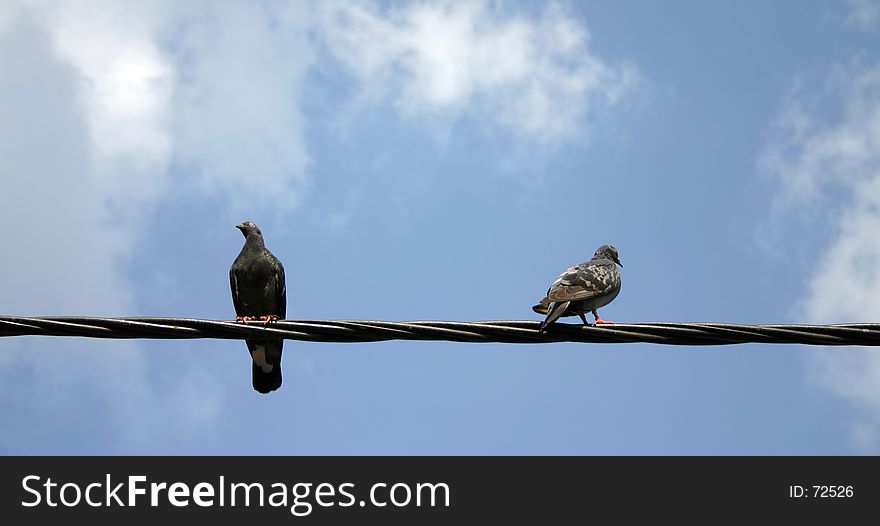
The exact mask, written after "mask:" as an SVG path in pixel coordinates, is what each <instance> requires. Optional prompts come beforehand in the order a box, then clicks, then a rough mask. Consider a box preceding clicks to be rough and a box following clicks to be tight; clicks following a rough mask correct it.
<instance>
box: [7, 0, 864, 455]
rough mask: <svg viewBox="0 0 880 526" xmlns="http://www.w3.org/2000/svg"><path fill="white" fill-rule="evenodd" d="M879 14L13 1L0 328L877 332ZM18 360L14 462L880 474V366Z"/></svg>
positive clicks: (723, 358)
mask: <svg viewBox="0 0 880 526" xmlns="http://www.w3.org/2000/svg"><path fill="white" fill-rule="evenodd" d="M878 29H880V3H877V2H871V1H868V0H852V1H838V2H831V1H829V2H796V1H779V2H773V3H770V4H768V3H766V2H705V1H703V2H662V3H658V2H642V1H632V2H613V3H611V2H570V3H569V2H559V3H548V4H537V3H531V2H521V3H520V2H462V3H458V2H419V3H408V2H399V3H398V2H393V3H390V4H385V3H370V2H363V3H359V2H321V3H318V4H314V3H300V2H265V3H254V2H248V3H245V2H241V3H235V2H228V3H219V2H187V3H183V4H182V5H179V4H178V3H174V2H131V3H126V4H125V5H124V6H123V5H119V4H117V3H112V2H106V3H105V2H38V1H34V2H18V1H13V2H4V3H3V5H2V7H0V71H2V72H3V73H2V75H0V178H2V181H3V185H2V188H3V191H2V192H0V219H2V221H3V224H5V225H6V226H7V228H6V229H5V232H4V233H5V245H4V249H3V251H2V258H0V290H2V291H3V294H2V295H0V312H2V313H4V314H9V315H62V314H80V315H102V316H142V315H143V316H152V315H156V316H186V317H204V318H210V319H230V318H231V317H232V316H233V314H234V313H233V309H232V303H231V299H230V295H229V289H228V278H227V272H228V269H229V265H230V264H231V262H232V260H233V259H234V258H235V256H236V255H237V253H238V251H239V249H240V247H241V244H242V241H243V239H242V237H241V235H240V233H239V232H238V231H237V230H236V229H235V228H234V225H235V224H237V223H239V222H241V221H243V220H253V221H254V222H256V223H257V224H259V225H260V226H261V227H262V229H263V232H264V234H265V236H266V240H267V245H268V247H269V248H270V249H271V250H272V251H273V252H274V253H275V254H276V256H278V257H279V258H280V259H281V260H282V261H283V262H284V265H285V268H286V270H287V287H288V302H289V305H288V317H289V318H296V319H334V318H335V319H384V320H418V319H442V320H462V321H470V320H491V319H539V318H538V317H537V316H536V315H535V314H534V313H532V311H531V309H530V306H531V305H532V304H533V303H534V302H535V301H536V300H538V299H540V298H541V296H542V294H543V292H544V291H545V290H546V288H547V286H548V285H549V283H550V282H551V281H552V280H553V279H554V278H555V277H556V276H557V275H558V274H559V272H560V271H562V270H563V269H564V268H565V267H567V266H568V265H570V264H574V263H577V262H580V261H583V260H586V259H588V258H589V257H590V255H592V253H593V251H594V250H595V248H596V247H597V246H598V245H600V244H603V243H613V244H614V245H616V246H617V248H618V249H619V250H620V255H621V259H622V261H623V262H624V264H625V265H626V266H625V268H624V269H623V283H624V284H623V289H622V292H621V294H620V296H619V297H618V298H617V299H616V300H615V302H614V303H613V304H611V305H609V306H608V307H605V308H604V309H603V310H602V314H603V317H606V318H608V319H611V320H614V321H618V322H641V321H681V322H686V321H719V322H734V323H780V322H809V323H834V322H846V321H852V322H856V321H861V322H868V321H875V320H878V319H880V299H878V298H880V273H878V272H877V270H876V269H878V268H880V241H878V239H880V236H878V235H877V233H878V232H880V211H878V210H880V208H878V206H877V205H878V203H880V39H878ZM249 361H250V358H249V356H248V355H247V352H246V350H245V347H244V344H243V342H237V341H148V340H138V341H99V340H87V339H62V338H38V337H22V338H4V339H0V422H2V425H0V452H2V453H5V454H104V453H108V454H344V455H348V454H466V455H467V454H541V455H545V454H549V455H553V454H864V453H868V454H876V453H877V452H878V451H880V354H877V352H876V351H873V350H871V349H858V348H838V349H819V348H806V347H800V346H765V345H746V346H736V347H704V348H683V347H665V346H656V345H604V346H603V345H572V344H553V345H529V346H525V345H523V346H516V345H503V344H454V343H444V342H417V343H413V342H387V343H376V344H340V345H334V344H310V343H300V342H293V341H289V342H287V343H286V345H285V355H284V385H283V387H282V388H281V390H279V391H277V392H275V393H273V394H271V395H269V396H263V395H259V394H258V393H256V392H254V391H253V390H252V389H251V385H250V364H249Z"/></svg>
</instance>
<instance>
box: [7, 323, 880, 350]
mask: <svg viewBox="0 0 880 526" xmlns="http://www.w3.org/2000/svg"><path fill="white" fill-rule="evenodd" d="M539 326H540V323H539V322H536V321H479V322H455V321H406V322H391V321H370V320H281V321H278V322H272V323H271V324H269V325H268V326H267V325H266V324H265V323H264V322H261V321H249V322H237V321H220V320H201V319H192V318H92V317H82V316H53V317H21V316H0V337H2V336H28V335H30V336H79V337H87V338H120V339H131V338H153V339H195V338H215V339H227V340H242V339H245V338H258V337H267V336H271V337H273V338H283V339H288V340H302V341H310V342H328V343H356V342H379V341H389V340H432V341H452V342H467V343H553V342H577V343H657V344H665V345H730V344H737V343H772V344H785V343H787V344H802V345H870V346H875V345H880V324H877V323H849V324H839V325H736V324H730V323H634V324H623V323H621V324H614V325H600V326H595V327H593V326H581V325H572V324H563V323H556V324H554V325H552V326H550V328H549V329H548V330H547V332H544V333H540V332H538V327H539Z"/></svg>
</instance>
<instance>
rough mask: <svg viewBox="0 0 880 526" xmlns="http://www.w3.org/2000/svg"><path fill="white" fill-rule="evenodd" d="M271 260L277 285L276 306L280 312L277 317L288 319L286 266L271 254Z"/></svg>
mask: <svg viewBox="0 0 880 526" xmlns="http://www.w3.org/2000/svg"><path fill="white" fill-rule="evenodd" d="M269 259H270V260H271V261H272V281H273V282H274V283H275V305H276V307H277V310H278V312H277V313H276V315H277V316H278V317H279V318H281V319H282V320H283V319H284V318H286V317H287V284H286V282H285V279H284V265H282V264H281V262H280V261H278V258H276V257H275V256H273V255H272V254H271V253H270V254H269Z"/></svg>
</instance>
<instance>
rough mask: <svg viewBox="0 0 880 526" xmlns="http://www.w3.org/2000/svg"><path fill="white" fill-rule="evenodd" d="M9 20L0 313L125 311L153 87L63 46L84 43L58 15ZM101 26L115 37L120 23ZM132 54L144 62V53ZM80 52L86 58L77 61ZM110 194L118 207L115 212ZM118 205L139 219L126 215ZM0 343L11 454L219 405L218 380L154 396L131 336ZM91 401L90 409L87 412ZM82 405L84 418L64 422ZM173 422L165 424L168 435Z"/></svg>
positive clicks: (149, 160) (144, 201)
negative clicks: (101, 426)
mask: <svg viewBox="0 0 880 526" xmlns="http://www.w3.org/2000/svg"><path fill="white" fill-rule="evenodd" d="M54 15H57V16H58V17H59V19H60V18H63V17H64V16H66V15H64V14H63V13H60V12H59V13H55V14H54ZM2 19H3V24H2V26H0V70H2V71H3V72H4V74H3V75H0V178H2V180H3V192H0V220H2V222H3V224H5V225H7V226H8V227H7V228H6V229H5V231H4V246H5V247H6V248H5V249H4V257H3V258H2V260H0V289H2V290H3V294H2V296H0V311H2V312H5V313H12V314H20V315H28V314H55V315H58V314H79V315H87V314H96V315H120V314H126V313H131V312H132V310H133V306H132V296H131V292H130V286H129V283H128V282H127V280H126V279H125V278H124V277H123V275H122V268H123V264H124V262H125V260H126V257H127V256H128V254H129V253H130V251H131V250H132V248H133V242H134V240H135V239H136V236H137V233H138V231H139V229H140V228H141V227H142V225H141V224H140V223H139V222H137V221H136V218H139V217H143V210H145V209H146V208H148V207H149V206H150V205H151V200H152V195H154V194H152V193H151V192H149V191H146V189H145V191H143V192H141V191H140V189H141V187H144V186H149V184H150V180H151V178H152V177H153V175H152V174H153V172H154V171H159V170H164V163H165V159H164V157H163V156H165V155H167V148H165V146H164V144H165V143H164V141H163V140H161V137H162V131H161V127H160V126H158V125H156V124H155V122H154V117H155V116H154V115H153V112H152V111H150V110H147V111H141V108H142V107H143V106H144V105H147V106H149V105H150V104H151V100H152V95H149V94H144V93H141V91H146V92H148V93H151V90H142V89H140V88H141V87H142V85H141V81H142V78H143V72H136V73H133V75H132V79H131V80H132V82H126V81H125V80H124V77H125V75H124V74H123V75H121V74H119V72H118V70H117V68H116V67H115V66H114V65H113V61H112V60H111V61H107V60H102V59H101V57H99V56H97V55H93V54H92V53H91V52H89V51H82V50H80V49H79V45H77V46H74V47H75V48H77V49H76V50H68V53H65V52H62V49H63V47H64V45H65V44H64V42H69V41H70V40H68V39H73V40H76V39H77V38H80V37H77V36H71V35H68V36H65V37H63V38H62V37H61V34H62V33H64V32H63V31H61V30H59V33H52V32H51V31H50V30H49V27H56V28H61V27H65V24H66V22H60V21H59V20H50V17H49V16H48V13H45V12H42V11H39V10H33V9H28V8H18V7H16V6H9V5H7V7H6V8H5V11H4V13H3V15H2ZM93 29H95V30H96V31H98V30H100V29H101V28H100V27H97V28H93ZM105 29H107V30H108V31H110V35H111V37H110V38H111V40H112V34H113V31H112V30H111V29H110V28H105ZM133 39H134V40H137V39H136V37H133ZM123 47H124V46H123ZM126 49H132V53H133V57H135V58H139V57H143V56H144V51H143V50H144V49H149V48H148V47H147V48H144V47H142V46H138V45H134V46H133V47H131V48H126ZM72 51H76V52H82V53H83V55H82V56H81V57H80V58H79V59H75V58H74V57H73V55H72V54H71V53H70V52H72ZM120 53H123V51H120ZM123 54H124V53H123ZM146 56H149V53H146ZM120 60H122V59H120ZM135 62H137V60H135ZM98 63H100V64H101V66H98V65H96V64H98ZM120 91H132V93H131V94H130V98H128V99H126V98H125V97H120V96H119V93H118V92H120ZM117 127H118V128H120V129H122V130H124V131H125V130H131V129H136V130H138V132H137V133H136V135H137V136H142V137H143V138H144V139H145V142H144V144H143V146H144V149H141V148H139V147H138V144H136V143H137V141H136V140H134V136H127V135H126V133H124V131H123V132H120V133H119V134H113V133H110V130H111V129H115V128H117ZM151 139H156V140H155V141H151ZM151 148H154V149H152V150H151ZM114 174H115V177H112V175H114ZM113 199H124V202H123V201H117V202H116V205H115V206H113V204H112V203H111V201H112V200H113ZM124 204H126V205H128V206H127V207H124V206H122V205H124ZM108 205H110V206H108ZM138 209H139V210H141V212H136V210H138ZM121 210H127V211H130V212H131V213H127V214H124V215H120V214H119V211H121ZM0 347H2V352H0V357H2V361H0V374H2V376H3V381H2V382H0V399H2V400H3V402H2V404H0V406H3V413H4V420H5V421H6V422H7V424H8V425H5V426H3V428H2V429H0V443H2V444H4V446H3V447H4V448H7V449H5V450H6V451H8V452H19V453H21V452H34V451H40V449H39V448H40V447H41V446H42V447H46V445H47V444H52V446H50V447H54V448H57V449H55V452H59V451H65V447H67V446H66V445H65V443H63V442H58V440H57V436H56V435H57V433H59V432H63V431H62V430H63V429H65V428H66V427H69V426H76V425H89V424H94V423H95V418H100V417H99V415H106V416H107V418H105V421H106V422H110V424H108V425H110V427H113V428H115V429H117V430H119V432H120V433H121V434H122V436H126V435H127V436H129V437H136V436H137V435H138V433H136V432H134V431H133V430H134V429H141V428H142V426H143V425H144V424H145V422H147V423H156V422H158V421H162V420H164V417H165V416H166V415H167V414H168V413H169V411H167V410H163V409H162V408H163V407H165V408H167V407H168V406H169V404H173V403H174V402H175V401H180V400H181V399H183V400H185V401H186V402H188V403H189V406H190V409H175V410H178V411H184V412H187V411H189V412H191V411H198V412H201V413H203V414H206V415H210V414H212V412H211V411H212V410H211V408H212V407H214V406H216V400H214V401H212V399H211V398H212V396H213V397H216V396H217V393H216V389H214V390H212V388H211V386H210V382H202V384H201V385H202V387H204V396H203V397H202V398H200V399H196V398H193V397H191V396H188V395H187V393H186V392H185V391H181V392H178V390H176V389H171V390H169V391H170V392H161V391H158V390H156V389H155V388H154V386H153V385H152V383H151V381H150V379H149V377H148V367H147V361H146V357H145V356H144V354H143V353H142V352H140V351H139V350H138V349H137V348H136V346H135V345H134V344H132V343H130V342H112V344H108V342H94V341H85V340H77V339H50V340H46V339H39V338H15V339H11V338H4V339H2V341H0ZM72 392H76V393H77V395H78V396H71V393H72ZM84 400H88V402H89V404H90V407H89V409H88V410H86V411H85V412H84V413H82V411H83V409H82V407H81V406H82V405H85V404H84ZM174 407H175V408H177V406H176V405H175V406H174ZM77 409H78V411H77ZM78 412H79V413H81V414H82V415H83V416H82V418H81V420H80V421H78V422H72V421H70V419H71V416H70V415H72V414H76V413H78ZM183 416H185V415H182V416H181V418H183ZM181 418H177V419H174V418H172V419H171V421H174V420H177V421H180V419H181ZM175 428H177V426H171V427H165V428H163V429H165V430H166V431H169V432H172V433H173V432H175ZM23 436H24V437H26V438H27V439H26V440H22V437H23ZM53 436H54V437H55V439H54V440H53V438H52V437H53ZM53 442H54V443H53ZM109 444H114V442H113V439H112V438H111V437H104V438H100V437H96V439H95V444H94V446H93V447H94V448H95V449H92V450H91V451H92V452H99V451H101V450H102V449H101V448H102V447H107V446H108V445H109ZM117 445H119V446H121V447H124V442H123V443H117ZM32 448H34V449H32Z"/></svg>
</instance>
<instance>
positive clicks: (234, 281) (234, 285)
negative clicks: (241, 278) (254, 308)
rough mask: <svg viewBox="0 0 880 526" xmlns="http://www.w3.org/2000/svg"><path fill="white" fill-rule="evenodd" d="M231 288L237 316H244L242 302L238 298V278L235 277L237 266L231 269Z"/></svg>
mask: <svg viewBox="0 0 880 526" xmlns="http://www.w3.org/2000/svg"><path fill="white" fill-rule="evenodd" d="M229 288H230V290H231V291H232V305H233V306H234V307H235V315H236V316H242V313H241V300H240V299H239V296H238V276H236V275H235V266H233V267H232V268H230V269H229Z"/></svg>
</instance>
